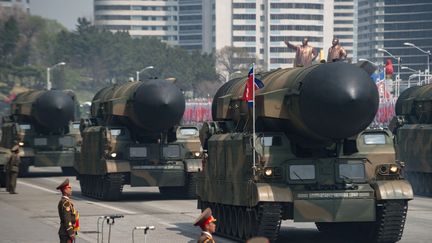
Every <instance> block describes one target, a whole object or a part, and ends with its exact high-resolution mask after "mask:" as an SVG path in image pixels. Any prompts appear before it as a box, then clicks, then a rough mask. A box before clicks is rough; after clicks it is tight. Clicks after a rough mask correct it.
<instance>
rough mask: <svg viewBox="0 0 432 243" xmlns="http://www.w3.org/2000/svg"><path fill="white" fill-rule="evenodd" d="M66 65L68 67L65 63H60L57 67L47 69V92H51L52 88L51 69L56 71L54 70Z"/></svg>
mask: <svg viewBox="0 0 432 243" xmlns="http://www.w3.org/2000/svg"><path fill="white" fill-rule="evenodd" d="M64 65H66V63H65V62H59V63H57V64H55V65H53V66H51V67H47V82H46V87H47V90H51V86H52V85H51V75H50V73H51V69H54V68H56V67H58V66H64Z"/></svg>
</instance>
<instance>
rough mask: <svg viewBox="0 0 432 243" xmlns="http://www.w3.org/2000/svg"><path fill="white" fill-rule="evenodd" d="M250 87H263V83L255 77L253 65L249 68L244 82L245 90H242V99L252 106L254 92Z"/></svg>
mask: <svg viewBox="0 0 432 243" xmlns="http://www.w3.org/2000/svg"><path fill="white" fill-rule="evenodd" d="M252 87H254V88H255V90H257V89H261V88H263V87H264V83H263V82H262V81H261V80H259V79H257V78H255V73H254V68H253V67H252V68H251V69H250V70H249V73H248V80H247V83H246V87H245V90H244V92H243V100H244V101H247V102H248V105H249V107H252V106H253V101H254V97H253V93H254V92H253V90H252Z"/></svg>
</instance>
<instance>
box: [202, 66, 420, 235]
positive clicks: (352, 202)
mask: <svg viewBox="0 0 432 243" xmlns="http://www.w3.org/2000/svg"><path fill="white" fill-rule="evenodd" d="M367 71H373V68H371V66H370V64H368V63H366V62H361V63H358V64H356V65H353V64H348V63H342V62H336V63H326V64H316V65H312V66H309V67H301V68H293V69H277V70H274V71H271V72H267V73H262V74H258V75H257V77H258V78H259V79H260V80H262V82H263V83H264V85H265V86H264V88H262V89H260V90H257V91H256V105H255V106H256V112H255V114H256V133H254V132H253V130H252V127H253V125H252V124H253V122H252V119H253V117H252V114H253V112H252V111H251V108H248V105H247V104H246V102H244V101H243V100H242V94H243V90H244V87H245V83H246V80H245V78H239V79H233V80H231V81H229V82H227V83H225V84H224V85H223V86H222V87H221V88H220V89H219V90H218V91H217V93H216V95H215V97H214V99H213V105H212V116H213V120H214V121H213V122H207V123H204V125H203V127H202V128H201V130H200V138H201V142H202V145H203V148H204V151H205V152H206V154H205V155H207V156H204V158H205V160H204V165H203V167H204V169H203V171H202V173H199V175H198V188H197V197H198V208H201V209H205V208H206V207H210V208H211V209H212V211H213V214H214V215H215V218H217V219H218V222H220V223H219V224H218V227H217V232H218V233H219V234H221V235H224V236H227V237H230V238H234V239H236V240H244V239H248V238H250V237H252V236H256V235H258V236H265V237H267V238H269V239H270V240H271V241H276V240H277V238H278V234H279V229H280V225H281V220H287V219H292V220H294V221H295V222H315V224H316V226H317V228H318V230H320V231H331V232H333V231H334V232H339V233H340V232H349V231H350V230H352V231H353V234H351V235H352V236H354V235H356V236H355V237H356V240H358V239H362V240H364V242H373V241H375V242H396V241H398V240H400V239H401V237H402V232H403V228H404V224H405V218H406V214H407V207H408V206H407V205H408V204H407V202H408V201H409V200H411V199H412V198H413V192H412V188H411V185H410V184H409V183H408V182H407V181H406V180H404V179H403V177H402V175H401V169H402V167H401V165H400V164H398V163H397V161H396V160H395V150H394V147H393V141H392V135H391V133H390V132H389V131H388V130H372V129H366V128H367V127H368V125H369V124H370V122H371V121H372V120H373V118H374V116H375V113H376V111H377V109H378V92H377V89H376V87H375V85H374V83H373V82H371V81H370V75H369V74H370V72H367ZM254 134H255V136H254ZM253 139H255V144H256V145H255V149H254V148H253V144H254V142H253ZM254 151H255V152H254ZM253 156H255V161H256V163H255V165H254V162H253V161H254V159H253ZM351 235H350V236H351ZM362 237H363V238H362ZM347 242H352V241H350V240H347Z"/></svg>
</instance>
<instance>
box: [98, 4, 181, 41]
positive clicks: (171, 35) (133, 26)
mask: <svg viewBox="0 0 432 243" xmlns="http://www.w3.org/2000/svg"><path fill="white" fill-rule="evenodd" d="M94 23H95V25H96V26H98V27H100V28H104V29H108V30H111V31H128V32H129V34H130V35H131V36H133V37H141V36H153V37H156V38H159V39H161V40H162V41H165V42H166V43H168V44H172V45H177V44H178V2H177V0H135V1H125V0H122V1H119V0H94Z"/></svg>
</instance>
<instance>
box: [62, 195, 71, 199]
mask: <svg viewBox="0 0 432 243" xmlns="http://www.w3.org/2000/svg"><path fill="white" fill-rule="evenodd" d="M62 197H63V198H66V199H68V200H70V198H69V197H68V196H65V195H62Z"/></svg>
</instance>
